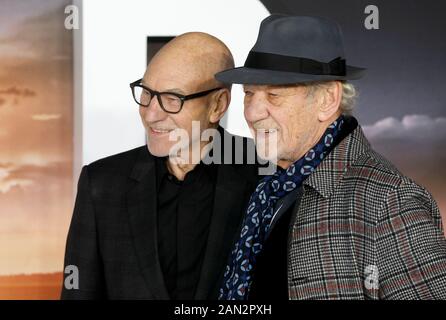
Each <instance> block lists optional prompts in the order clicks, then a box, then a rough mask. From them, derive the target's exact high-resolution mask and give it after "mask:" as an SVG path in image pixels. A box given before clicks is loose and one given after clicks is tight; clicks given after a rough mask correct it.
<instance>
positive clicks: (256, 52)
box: [215, 14, 365, 85]
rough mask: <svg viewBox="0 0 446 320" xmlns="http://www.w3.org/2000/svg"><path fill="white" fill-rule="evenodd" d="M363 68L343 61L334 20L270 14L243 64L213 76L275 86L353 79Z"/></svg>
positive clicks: (339, 32)
mask: <svg viewBox="0 0 446 320" xmlns="http://www.w3.org/2000/svg"><path fill="white" fill-rule="evenodd" d="M364 71H365V69H363V68H359V67H353V66H349V65H347V64H346V61H345V54H344V46H343V41H342V32H341V29H340V27H339V25H338V24H337V23H335V22H333V21H330V20H327V19H324V18H319V17H308V16H287V15H278V14H273V15H270V16H269V17H267V18H265V19H264V20H263V21H262V23H261V24H260V30H259V35H258V37H257V42H256V43H255V45H254V47H253V48H252V49H251V51H250V52H249V55H248V57H247V59H246V62H245V65H244V66H243V67H238V68H234V69H229V70H225V71H222V72H219V73H217V74H216V75H215V77H216V79H217V80H219V81H221V82H224V83H239V84H271V85H278V84H293V83H301V82H312V81H329V80H354V79H359V78H361V76H362V75H363V73H364Z"/></svg>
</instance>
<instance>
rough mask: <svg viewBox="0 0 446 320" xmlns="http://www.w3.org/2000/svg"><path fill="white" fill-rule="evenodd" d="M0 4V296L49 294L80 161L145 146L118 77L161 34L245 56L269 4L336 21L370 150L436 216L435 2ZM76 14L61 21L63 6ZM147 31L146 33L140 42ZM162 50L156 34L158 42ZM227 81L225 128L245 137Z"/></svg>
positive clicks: (441, 98) (438, 21)
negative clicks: (206, 38)
mask: <svg viewBox="0 0 446 320" xmlns="http://www.w3.org/2000/svg"><path fill="white" fill-rule="evenodd" d="M369 4H371V3H369V2H368V1H362V0H338V1H336V2H333V1H329V0H313V1H300V0H293V1H291V0H287V1H281V0H263V1H259V0H243V1H238V0H225V1H218V0H187V1H185V0H163V1H156V0H126V1H124V0H113V1H105V0H95V1H81V0H78V1H71V0H20V1H15V0H0V299H58V297H59V292H60V287H61V283H62V274H63V270H62V268H63V255H64V247H65V240H66V234H67V230H68V227H69V222H70V219H71V214H72V208H73V201H74V196H75V192H76V184H77V179H78V176H79V172H80V168H81V167H82V165H84V164H87V163H90V162H92V161H94V160H96V159H99V158H101V157H104V156H107V155H111V154H114V153H118V152H121V151H125V150H127V149H131V148H133V147H136V146H139V145H142V144H144V130H143V127H142V125H141V124H140V120H139V115H138V110H137V107H136V106H135V104H134V103H133V100H132V98H131V95H130V89H129V87H128V84H129V83H130V82H132V81H134V80H136V79H138V78H141V76H142V75H143V73H144V71H145V67H146V64H147V60H148V59H150V57H151V55H152V54H153V52H154V51H156V50H157V49H158V48H159V46H160V39H161V40H162V39H168V38H169V37H173V36H175V35H178V34H181V33H183V32H187V31H204V32H208V33H211V34H213V35H215V36H217V37H219V38H220V39H222V40H223V41H224V42H225V43H226V44H227V45H228V46H229V48H230V49H231V50H232V51H233V53H234V57H235V60H236V64H237V65H242V64H243V63H244V60H245V58H246V56H247V54H248V51H249V49H250V48H251V47H252V46H253V44H254V42H255V40H256V37H257V31H258V27H259V23H260V21H261V20H262V19H263V18H264V17H266V16H267V15H268V14H269V12H273V13H289V14H299V15H318V16H324V17H328V18H332V19H334V20H336V21H338V22H339V23H340V25H341V27H342V28H343V30H344V36H345V47H346V52H347V60H348V61H349V63H350V64H353V65H359V66H363V67H366V68H368V69H369V70H368V73H367V76H366V77H365V78H363V79H361V80H360V81H357V82H355V83H356V84H357V87H358V89H359V91H360V98H359V100H358V105H357V108H356V110H355V116H356V117H357V118H358V119H359V121H360V123H361V124H362V125H363V128H364V130H365V133H366V135H367V137H368V138H369V139H370V141H371V143H372V145H373V146H374V147H375V148H376V149H377V150H378V151H380V152H381V153H382V154H384V155H385V156H386V157H387V158H389V159H390V160H391V161H392V162H394V163H395V164H396V165H397V167H398V168H399V169H401V171H402V172H403V173H405V174H406V175H408V176H410V177H412V178H413V179H414V180H415V181H417V182H418V183H420V184H422V185H424V186H425V187H426V188H427V189H428V190H429V191H430V192H431V193H433V195H434V197H435V199H436V200H437V202H438V204H439V206H440V209H441V212H442V214H443V219H446V195H445V194H446V169H445V165H444V163H445V161H446V148H445V146H446V109H445V101H446V90H445V84H444V80H443V75H444V74H445V73H446V62H445V61H444V57H446V42H444V41H443V40H442V39H443V38H444V37H445V31H446V20H444V19H443V18H442V12H444V11H445V9H446V4H444V2H440V1H434V0H427V1H423V2H421V1H420V0H416V1H408V0H404V1H403V0H391V1H389V0H386V1H384V0H377V1H374V2H373V4H374V5H375V6H377V8H378V9H379V29H378V30H367V29H366V28H365V27H364V20H365V18H366V17H367V14H366V13H364V9H365V7H366V6H367V5H369ZM69 5H75V6H76V8H78V9H79V29H74V30H72V29H67V28H66V26H65V22H66V19H67V17H68V14H67V13H65V8H66V7H67V6H69ZM151 39H152V40H153V41H152V42H151ZM161 45H162V43H161ZM242 108H243V106H242V90H241V88H240V86H234V94H233V100H232V103H231V106H230V109H229V112H228V114H227V115H226V116H225V118H224V120H223V126H224V127H226V128H227V129H228V130H229V131H230V132H232V133H235V134H241V135H246V136H249V131H248V129H247V126H246V124H245V123H244V120H243V111H242Z"/></svg>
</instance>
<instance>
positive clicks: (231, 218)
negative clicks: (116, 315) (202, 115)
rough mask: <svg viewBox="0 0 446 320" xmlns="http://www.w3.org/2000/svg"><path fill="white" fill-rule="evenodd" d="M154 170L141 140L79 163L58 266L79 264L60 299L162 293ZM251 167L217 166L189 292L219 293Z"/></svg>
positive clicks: (253, 180)
mask: <svg viewBox="0 0 446 320" xmlns="http://www.w3.org/2000/svg"><path fill="white" fill-rule="evenodd" d="M222 131H223V130H222V129H221V128H220V132H222ZM224 136H225V139H228V138H232V139H243V141H244V143H252V142H250V141H247V139H245V138H241V137H235V136H231V135H229V134H228V133H227V132H225V135H224ZM222 145H223V144H222ZM155 170H156V166H155V161H154V157H153V156H152V155H151V154H150V153H149V151H148V149H147V146H142V147H139V148H136V149H133V150H130V151H127V152H124V153H121V154H117V155H114V156H111V157H108V158H104V159H101V160H98V161H96V162H94V163H92V164H90V165H87V166H84V167H83V169H82V172H81V175H80V178H79V183H78V193H77V197H76V204H75V208H74V213H73V217H72V221H71V225H70V230H69V233H68V238H67V245H66V253H65V266H68V265H75V266H76V267H77V268H78V270H79V289H71V290H68V289H66V288H65V287H64V288H63V289H62V299H164V300H166V299H169V295H168V292H167V289H166V286H165V284H164V280H163V275H162V271H161V267H160V263H159V259H158V239H157V227H156V226H157V221H156V219H157V194H156V181H155V179H156V171H155ZM257 174H258V166H257V165H255V164H221V165H218V169H217V180H216V187H215V196H214V197H215V198H214V209H213V213H212V218H211V223H210V230H209V237H208V244H207V248H206V251H205V257H204V261H203V266H202V269H201V274H200V278H199V282H198V285H197V290H196V294H195V299H216V298H217V296H218V289H219V285H220V283H221V278H222V275H223V272H224V268H225V266H226V263H227V260H228V256H229V253H230V250H231V249H232V245H233V242H234V240H235V237H236V236H237V233H238V232H239V228H240V224H241V220H242V217H243V214H244V211H245V209H246V205H247V203H248V200H249V196H250V195H251V193H252V192H253V190H254V188H255V186H256V184H257V180H258V176H257Z"/></svg>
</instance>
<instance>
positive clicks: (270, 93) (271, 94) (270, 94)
mask: <svg viewBox="0 0 446 320" xmlns="http://www.w3.org/2000/svg"><path fill="white" fill-rule="evenodd" d="M268 96H270V97H271V98H275V97H278V96H279V95H278V94H277V93H272V92H269V93H268Z"/></svg>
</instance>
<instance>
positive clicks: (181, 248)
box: [156, 158, 216, 300]
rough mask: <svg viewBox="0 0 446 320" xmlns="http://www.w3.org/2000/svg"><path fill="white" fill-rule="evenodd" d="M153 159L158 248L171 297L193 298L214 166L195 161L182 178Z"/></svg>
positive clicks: (211, 198) (162, 160)
mask: <svg viewBox="0 0 446 320" xmlns="http://www.w3.org/2000/svg"><path fill="white" fill-rule="evenodd" d="M166 160H167V158H156V166H157V193H158V215H157V217H158V250H159V259H160V264H161V270H162V272H163V275H164V281H165V284H166V287H167V291H168V293H169V296H170V298H171V299H181V300H190V299H193V298H194V295H195V290H196V287H197V284H198V280H199V276H200V272H201V265H202V263H203V258H204V252H205V249H206V244H207V237H208V231H209V224H210V221H211V216H212V211H213V210H212V209H213V201H214V193H215V182H216V166H215V165H213V164H211V165H205V164H203V163H199V164H198V165H197V166H196V167H195V168H194V169H193V170H192V171H190V172H188V173H187V174H186V176H185V178H184V180H183V181H179V180H177V179H176V177H175V176H173V175H172V174H170V173H169V171H168V170H167V167H166Z"/></svg>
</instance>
